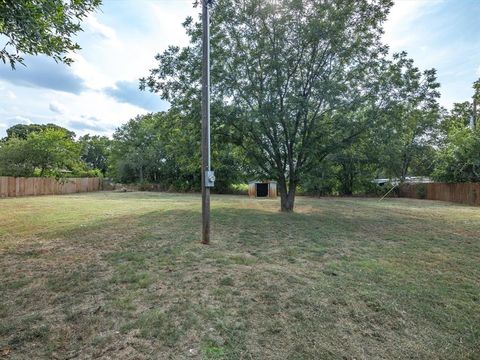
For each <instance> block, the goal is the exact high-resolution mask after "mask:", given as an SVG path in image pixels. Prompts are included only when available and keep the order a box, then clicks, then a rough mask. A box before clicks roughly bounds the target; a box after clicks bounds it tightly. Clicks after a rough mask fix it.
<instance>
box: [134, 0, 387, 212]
mask: <svg viewBox="0 0 480 360" xmlns="http://www.w3.org/2000/svg"><path fill="white" fill-rule="evenodd" d="M391 5H392V2H391V1H389V0H373V1H367V0H355V1H353V0H350V1H342V2H338V1H324V0H309V1H305V0H278V1H264V0H218V1H215V3H214V6H213V8H212V17H211V48H212V84H213V86H212V98H213V104H212V106H213V107H221V108H224V109H230V112H228V113H224V116H223V117H222V118H214V117H213V120H212V121H213V122H222V123H224V124H225V125H226V126H228V127H229V128H230V129H233V130H232V133H231V135H232V141H234V142H236V143H238V144H239V145H241V146H242V147H243V148H244V149H245V151H246V153H247V154H248V156H249V158H250V159H251V161H253V162H255V164H256V166H257V169H258V172H259V174H260V175H261V176H262V177H265V178H274V179H276V180H277V181H278V184H279V188H280V195H281V209H282V210H283V211H292V210H293V208H294V199H295V192H296V188H297V185H298V183H299V179H300V178H301V176H302V174H305V173H307V172H308V171H309V170H310V169H311V168H312V167H313V166H315V164H316V163H317V161H318V159H320V158H324V157H326V156H327V155H328V154H330V153H332V152H333V151H335V150H336V149H338V148H339V147H342V146H344V145H345V144H347V143H348V142H349V141H351V140H352V139H354V138H355V137H356V136H358V134H360V133H361V132H363V131H364V130H365V129H366V128H367V127H368V126H369V125H370V126H371V125H372V124H371V123H370V124H368V122H371V121H372V120H373V119H375V116H372V114H373V113H374V112H376V111H377V109H378V108H379V107H381V103H382V100H381V99H379V97H378V93H379V92H381V91H380V90H379V88H378V86H379V85H378V77H379V71H380V66H379V62H380V61H379V59H380V58H381V57H382V55H383V54H384V53H385V48H384V47H383V46H382V44H381V41H380V38H381V34H382V24H383V22H384V21H385V19H386V16H387V14H388V11H389V9H390V7H391ZM184 25H185V28H186V31H187V34H188V35H189V37H190V45H189V46H187V47H185V48H179V47H170V48H169V49H168V50H167V51H165V52H164V53H163V54H160V55H158V56H157V60H158V61H159V66H158V68H156V69H153V70H152V71H151V74H150V76H149V77H147V78H145V79H142V83H141V85H142V86H143V87H148V88H150V89H151V90H152V91H155V92H158V93H160V95H161V96H162V97H163V98H165V99H167V100H169V101H170V102H171V103H172V105H173V106H174V107H176V106H178V107H180V108H182V109H184V108H185V107H189V106H190V104H192V103H195V102H198V101H199V96H200V95H199V94H200V74H201V62H200V59H201V56H200V54H201V27H200V25H199V23H195V22H193V20H192V19H187V21H186V22H185V24H184Z"/></svg>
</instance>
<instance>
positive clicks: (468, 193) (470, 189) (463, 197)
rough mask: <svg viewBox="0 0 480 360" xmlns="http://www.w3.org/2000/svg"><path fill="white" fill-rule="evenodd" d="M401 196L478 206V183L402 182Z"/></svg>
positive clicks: (479, 193)
mask: <svg viewBox="0 0 480 360" xmlns="http://www.w3.org/2000/svg"><path fill="white" fill-rule="evenodd" d="M399 194H400V196H401V197H408V198H414V199H427V200H442V201H451V202H456V203H461V204H468V205H476V206H480V183H456V184H449V183H427V184H404V185H402V186H401V187H400V192H399Z"/></svg>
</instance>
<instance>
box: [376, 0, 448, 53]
mask: <svg viewBox="0 0 480 360" xmlns="http://www.w3.org/2000/svg"><path fill="white" fill-rule="evenodd" d="M440 2H441V0H430V1H428V0H399V1H396V2H395V4H394V5H393V7H392V9H391V10H390V14H389V15H388V18H387V21H386V23H385V26H384V30H385V34H384V35H383V40H384V42H385V43H386V44H388V45H389V46H390V48H391V49H392V50H393V51H400V50H402V49H403V48H404V47H405V46H406V45H407V44H411V43H412V42H414V41H416V40H418V35H419V34H417V33H415V32H412V31H409V29H410V30H411V26H412V24H414V23H415V22H416V21H417V20H419V19H420V18H421V17H422V16H424V15H425V14H427V13H429V12H430V11H431V10H432V9H433V7H434V6H435V5H436V4H438V3H440Z"/></svg>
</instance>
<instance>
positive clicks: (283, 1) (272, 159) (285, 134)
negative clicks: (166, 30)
mask: <svg viewBox="0 0 480 360" xmlns="http://www.w3.org/2000/svg"><path fill="white" fill-rule="evenodd" d="M195 3H196V5H197V6H198V2H195ZM99 5H100V1H99V0H79V1H77V2H75V5H72V4H65V3H63V2H58V1H53V0H46V1H44V2H42V4H36V3H35V4H34V3H33V2H32V1H31V0H28V1H26V2H25V4H24V5H22V6H20V7H16V6H13V7H12V6H11V5H10V4H4V5H0V8H1V9H2V10H3V11H4V12H5V13H6V14H9V15H10V16H8V17H7V18H8V19H7V18H6V19H7V20H8V21H7V22H5V24H4V25H5V28H4V29H3V30H1V31H0V32H1V33H3V34H4V35H6V36H7V37H8V38H9V39H10V42H9V45H10V46H11V48H8V49H4V50H2V51H1V52H0V59H2V60H3V62H4V63H6V62H9V63H10V65H11V67H12V68H13V67H14V66H15V64H16V63H18V62H20V63H21V62H22V59H21V57H20V56H18V51H23V52H26V53H29V54H37V53H45V54H46V55H49V56H52V57H53V58H54V59H56V60H57V61H61V62H66V63H70V62H71V59H69V58H68V57H67V56H63V55H64V53H65V52H66V51H67V50H75V49H78V45H77V44H75V43H74V42H73V41H72V39H71V36H72V35H74V34H75V33H76V32H78V31H80V29H81V27H80V23H79V21H81V20H82V19H83V18H85V16H86V15H87V14H88V13H90V12H92V11H94V10H95V9H97V8H98V6H99ZM392 6H393V2H392V1H391V0H347V1H342V2H338V1H325V0H309V1H302V0H277V1H259V0H216V1H215V2H214V3H213V5H212V6H211V17H210V20H211V23H210V39H211V42H210V50H211V74H212V88H211V99H212V104H211V110H212V120H213V121H212V136H213V139H212V140H213V141H212V144H213V147H214V148H213V154H212V157H213V159H214V164H213V165H214V168H215V171H216V173H217V179H218V180H217V188H216V189H217V191H220V192H223V191H228V190H229V188H231V186H232V184H235V183H236V182H243V181H245V180H246V178H247V177H249V178H252V177H254V178H264V179H274V180H277V182H278V187H279V190H280V198H281V201H280V203H281V210H282V211H293V209H294V203H295V195H296V193H297V191H298V190H302V191H304V192H307V193H314V194H347V195H349V194H354V193H365V192H374V191H376V188H375V186H373V185H372V182H371V180H372V178H376V177H387V178H396V179H399V180H400V181H404V180H405V179H406V178H407V176H408V175H410V174H415V175H425V176H431V177H432V178H434V179H437V180H441V181H478V180H479V173H480V170H479V167H480V165H479V150H480V149H479V148H480V145H479V144H480V141H479V134H478V133H479V130H478V129H473V128H470V127H469V123H470V121H471V118H472V117H473V118H478V109H477V110H475V106H473V104H472V103H471V102H464V103H461V104H455V106H454V108H453V109H452V110H451V111H446V110H445V109H442V108H441V107H440V105H439V104H438V98H439V96H440V93H439V86H440V85H439V83H438V82H437V78H436V71H435V69H427V70H423V71H422V70H420V69H418V68H417V67H416V66H415V65H414V62H413V60H412V59H410V58H408V56H407V54H406V53H405V52H401V53H397V54H393V55H391V56H390V54H389V51H388V45H386V44H384V43H383V42H382V35H383V33H384V31H383V25H384V23H385V21H386V19H387V16H388V14H389V12H390V9H391V7H392ZM48 9H56V11H55V14H57V15H58V14H60V16H55V17H54V18H52V17H51V14H50V12H48V11H46V10H48ZM32 11H33V12H32ZM32 15H33V18H32ZM12 19H13V20H12ZM10 20H12V21H10ZM200 20H201V19H193V18H192V17H188V18H187V19H186V20H185V21H184V23H183V26H184V29H185V32H186V35H187V36H188V38H189V44H188V45H187V46H184V47H179V46H170V47H168V48H167V49H166V50H165V51H163V52H162V53H160V54H158V55H156V57H155V59H156V61H157V66H156V67H155V68H153V69H151V70H150V72H149V74H148V76H146V77H144V78H142V79H140V89H141V90H149V91H151V92H153V93H156V94H158V95H160V97H161V98H162V99H164V100H167V101H169V103H170V104H171V109H170V110H169V111H168V112H163V113H153V114H147V115H142V116H138V117H136V118H135V119H132V120H130V121H129V122H128V123H127V124H125V125H123V126H121V127H119V128H118V129H117V130H116V131H115V133H114V135H113V139H112V140H110V139H108V138H104V137H97V136H89V135H86V136H84V137H82V138H80V139H78V140H76V139H75V138H74V135H73V136H72V134H73V133H71V132H69V131H68V130H67V129H64V128H59V127H55V126H54V125H51V124H50V125H46V126H43V125H37V126H36V125H31V126H30V125H27V126H25V125H23V127H24V128H22V125H17V126H16V127H14V129H13V130H11V129H9V130H10V133H12V134H13V135H11V134H9V135H8V136H7V138H6V139H4V140H2V142H1V143H0V174H20V175H22V176H25V175H29V176H31V175H37V176H57V177H61V176H70V175H72V176H73V175H74V174H75V175H77V176H78V174H87V175H95V174H102V175H104V176H111V177H113V178H114V179H116V180H119V181H125V182H155V183H159V184H162V186H164V187H166V188H172V189H177V190H184V191H187V190H197V189H199V186H200V151H199V148H200V144H199V139H200V113H201V111H200V102H201V91H200V88H201V83H200V80H201V70H202V62H201V58H202V56H201V55H202V27H201V22H200ZM77 21H78V22H77ZM59 28H62V29H63V30H65V31H63V30H62V31H61V34H58V36H56V32H55V31H54V30H55V29H59ZM38 29H40V32H39V31H37V30H38ZM33 30H35V31H33ZM52 31H53V32H52ZM52 41H53V42H52ZM10 50H14V51H16V52H17V53H16V54H15V52H12V51H10ZM474 99H475V101H476V102H477V104H478V103H480V81H476V82H475V83H474ZM42 126H43V127H42ZM372 187H373V188H372Z"/></svg>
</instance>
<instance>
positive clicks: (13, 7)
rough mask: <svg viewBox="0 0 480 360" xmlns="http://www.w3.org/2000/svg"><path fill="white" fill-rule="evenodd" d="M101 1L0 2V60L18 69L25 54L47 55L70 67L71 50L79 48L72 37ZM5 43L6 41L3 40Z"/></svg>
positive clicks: (33, 0)
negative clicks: (1, 42) (0, 40)
mask: <svg viewBox="0 0 480 360" xmlns="http://www.w3.org/2000/svg"><path fill="white" fill-rule="evenodd" d="M100 4H101V0H0V34H2V35H4V36H5V43H4V44H0V45H1V46H0V60H2V61H3V63H7V62H8V63H9V64H10V66H11V67H12V68H15V65H16V64H17V63H20V64H23V57H22V54H29V55H37V54H45V55H48V56H50V57H52V58H53V59H55V61H57V62H64V63H67V64H70V63H71V62H72V59H71V57H69V56H68V55H67V54H68V52H70V51H75V50H78V49H80V46H79V45H78V44H77V43H76V42H75V41H74V40H73V36H74V35H76V34H77V33H78V32H79V31H81V30H82V28H81V25H80V22H81V21H82V20H83V19H84V18H85V17H86V16H87V15H88V14H89V13H90V12H92V11H94V10H95V9H96V8H97V7H98V6H99V5H100ZM2 40H4V39H2Z"/></svg>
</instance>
